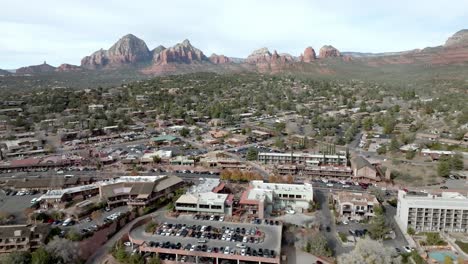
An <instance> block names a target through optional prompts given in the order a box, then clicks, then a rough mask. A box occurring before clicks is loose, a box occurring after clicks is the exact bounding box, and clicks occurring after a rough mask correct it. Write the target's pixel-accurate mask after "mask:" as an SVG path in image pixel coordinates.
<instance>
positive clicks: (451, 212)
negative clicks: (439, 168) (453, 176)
mask: <svg viewBox="0 0 468 264" xmlns="http://www.w3.org/2000/svg"><path fill="white" fill-rule="evenodd" d="M395 218H396V222H397V223H398V225H399V226H400V228H401V230H403V231H407V230H408V228H410V227H411V228H413V229H414V230H416V231H435V232H439V231H446V232H465V233H466V232H468V197H467V196H465V195H462V194H460V193H456V192H442V193H440V194H427V193H409V192H406V191H402V190H400V191H398V206H397V213H396V216H395Z"/></svg>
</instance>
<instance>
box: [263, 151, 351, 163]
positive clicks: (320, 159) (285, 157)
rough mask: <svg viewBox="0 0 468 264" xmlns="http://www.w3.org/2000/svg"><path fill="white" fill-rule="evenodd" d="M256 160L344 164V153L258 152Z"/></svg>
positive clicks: (345, 160)
mask: <svg viewBox="0 0 468 264" xmlns="http://www.w3.org/2000/svg"><path fill="white" fill-rule="evenodd" d="M258 161H260V162H262V163H265V164H269V163H273V164H308V165H323V164H328V165H346V163H347V159H346V156H345V155H339V154H337V155H325V154H311V153H295V152H291V153H276V152H260V153H258Z"/></svg>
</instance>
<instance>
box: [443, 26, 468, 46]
mask: <svg viewBox="0 0 468 264" xmlns="http://www.w3.org/2000/svg"><path fill="white" fill-rule="evenodd" d="M444 46H445V47H455V46H468V29H462V30H460V31H458V32H457V33H455V34H453V35H452V36H451V37H450V38H448V39H447V41H446V42H445V45H444Z"/></svg>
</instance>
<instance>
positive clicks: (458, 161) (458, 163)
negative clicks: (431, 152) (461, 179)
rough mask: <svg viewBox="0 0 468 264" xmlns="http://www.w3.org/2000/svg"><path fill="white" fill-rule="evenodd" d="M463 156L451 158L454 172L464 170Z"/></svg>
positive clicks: (456, 155)
mask: <svg viewBox="0 0 468 264" xmlns="http://www.w3.org/2000/svg"><path fill="white" fill-rule="evenodd" d="M463 167H464V164H463V156H462V155H461V154H455V155H453V157H451V158H450V168H451V169H452V170H463Z"/></svg>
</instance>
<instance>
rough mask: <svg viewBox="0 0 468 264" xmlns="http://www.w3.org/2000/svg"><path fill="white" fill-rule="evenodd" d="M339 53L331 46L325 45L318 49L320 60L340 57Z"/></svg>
mask: <svg viewBox="0 0 468 264" xmlns="http://www.w3.org/2000/svg"><path fill="white" fill-rule="evenodd" d="M340 56H341V54H340V52H339V51H338V50H337V49H336V48H335V47H333V46H331V45H325V46H323V47H322V48H321V49H320V55H319V57H320V58H321V59H324V58H328V57H340Z"/></svg>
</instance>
